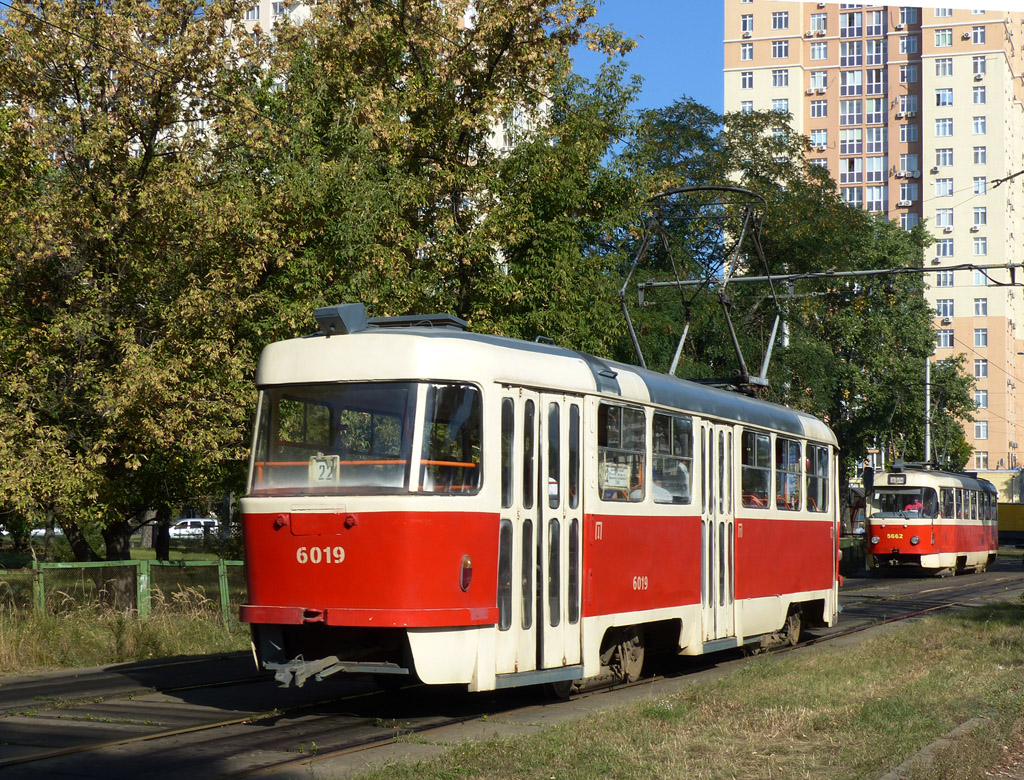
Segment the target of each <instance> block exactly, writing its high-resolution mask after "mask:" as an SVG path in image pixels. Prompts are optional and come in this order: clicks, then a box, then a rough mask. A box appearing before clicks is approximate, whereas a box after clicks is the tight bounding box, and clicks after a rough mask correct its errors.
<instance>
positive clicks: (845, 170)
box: [839, 157, 864, 184]
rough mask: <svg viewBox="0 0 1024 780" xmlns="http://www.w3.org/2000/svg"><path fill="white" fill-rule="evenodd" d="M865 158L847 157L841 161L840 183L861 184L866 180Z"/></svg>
mask: <svg viewBox="0 0 1024 780" xmlns="http://www.w3.org/2000/svg"><path fill="white" fill-rule="evenodd" d="M863 165H864V158H863V157H847V158H844V159H842V160H840V161H839V183H840V184H859V183H860V182H862V181H863V180H864V171H863Z"/></svg>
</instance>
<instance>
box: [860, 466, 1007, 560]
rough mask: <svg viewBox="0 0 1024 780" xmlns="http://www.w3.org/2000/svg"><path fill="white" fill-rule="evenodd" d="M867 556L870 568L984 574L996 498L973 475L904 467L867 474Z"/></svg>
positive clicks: (993, 538)
mask: <svg viewBox="0 0 1024 780" xmlns="http://www.w3.org/2000/svg"><path fill="white" fill-rule="evenodd" d="M866 492H867V495H866V500H867V521H868V533H867V536H868V549H867V552H868V555H869V556H870V557H869V562H870V565H871V566H872V567H873V568H875V569H883V568H887V567H902V568H907V569H911V570H916V569H919V570H921V571H924V572H929V573H933V574H940V575H943V576H945V575H949V574H956V573H958V572H964V571H984V570H985V569H986V568H987V567H988V566H989V565H990V564H991V563H992V562H993V561H994V560H995V558H996V555H997V553H998V550H999V523H998V518H997V506H998V494H997V491H996V488H995V486H994V485H992V483H991V482H989V481H987V480H985V479H980V478H978V476H977V475H976V474H969V473H961V472H948V471H941V470H937V469H931V468H927V467H918V466H907V467H900V468H897V469H894V470H892V471H888V472H881V473H877V474H874V475H872V484H871V485H870V486H869V488H868V490H867V491H866Z"/></svg>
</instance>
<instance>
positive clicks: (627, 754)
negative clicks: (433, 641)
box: [316, 603, 1024, 780]
mask: <svg viewBox="0 0 1024 780" xmlns="http://www.w3.org/2000/svg"><path fill="white" fill-rule="evenodd" d="M1022 627H1024V604H1021V603H1015V604H1005V605H997V606H993V607H987V608H982V609H978V610H973V611H971V612H965V613H959V614H957V615H952V616H944V617H934V618H929V619H927V620H924V621H921V622H919V623H916V624H914V625H911V626H908V627H907V628H905V629H903V630H900V631H897V632H894V633H892V634H889V635H886V636H880V637H876V638H873V639H869V640H867V641H865V642H863V643H862V644H861V645H859V646H857V647H854V648H847V649H842V650H831V649H828V647H827V646H822V647H821V648H819V649H812V650H810V651H803V652H800V653H793V654H788V655H779V656H768V657H758V658H754V659H751V661H750V662H749V663H748V664H746V665H745V666H744V667H743V668H742V669H741V670H740V671H738V672H737V673H735V674H733V675H731V676H728V677H726V678H723V679H720V680H718V681H716V682H713V683H707V684H702V685H698V686H694V687H692V688H688V689H686V690H685V691H683V692H681V693H679V694H677V695H674V696H671V697H668V698H665V699H661V700H656V701H649V702H646V703H644V704H642V705H638V706H634V707H629V708H625V709H623V710H619V711H616V712H614V713H609V714H604V715H598V716H594V717H591V718H589V719H587V720H584V721H578V722H574V723H570V724H567V725H562V726H558V727H554V728H551V729H550V730H547V731H544V732H543V733H540V734H537V735H534V736H531V737H522V738H515V739H508V740H493V741H489V742H486V743H479V744H467V745H455V746H453V747H452V748H451V749H450V750H449V751H447V752H446V753H445V755H444V756H443V757H442V758H440V759H437V760H434V761H428V762H422V763H417V764H395V765H394V766H390V767H385V768H381V769H379V770H376V771H374V772H372V773H370V774H368V775H366V777H369V778H374V780H392V779H393V778H408V777H416V778H427V779H430V778H437V779H438V780H441V779H444V780H447V779H448V778H455V777H458V778H495V779H497V778H502V779H503V780H505V779H510V780H514V779H517V778H524V779H525V778H531V780H533V779H535V778H540V780H549V779H550V778H558V780H563V778H564V779H568V780H572V779H574V778H578V779H579V780H584V778H586V779H587V780H589V779H590V778H597V777H603V778H624V779H630V780H632V779H634V778H635V779H636V780H640V779H641V778H643V780H650V779H651V778H673V779H675V778H679V779H680V780H682V779H683V778H686V780H715V779H717V778H742V779H743V780H760V779H761V778H765V779H768V778H771V780H787V779H790V778H814V779H815V780H830V779H831V778H835V780H839V779H840V778H842V779H843V780H846V779H847V778H871V779H872V780H876V779H877V778H878V777H880V776H881V775H883V774H885V773H886V772H887V771H889V770H891V769H892V768H894V767H895V766H897V765H898V764H900V763H901V762H902V761H903V760H904V759H905V758H907V757H908V756H910V755H912V754H913V753H915V752H916V751H918V750H919V749H920V748H922V747H924V746H925V745H928V744H929V743H931V742H933V741H934V740H936V739H938V738H939V737H941V736H942V735H944V734H946V733H947V732H949V731H950V730H952V729H953V728H954V727H956V726H957V725H959V724H960V723H962V722H964V721H967V720H969V719H970V718H972V717H975V716H977V715H986V716H987V717H989V718H990V719H991V720H992V724H993V725H992V728H991V729H986V730H983V731H981V732H978V733H973V734H972V735H971V736H970V737H969V738H967V739H965V740H963V741H959V742H957V743H955V744H953V745H951V746H950V747H949V748H948V749H947V750H943V751H940V752H939V753H938V754H937V755H936V758H935V762H934V763H933V764H932V765H931V766H930V767H928V768H926V769H923V770H918V771H919V773H920V774H919V777H922V778H923V777H928V778H930V779H931V780H936V778H949V779H950V780H954V778H955V780H970V778H982V777H985V770H986V769H987V768H988V767H991V766H993V765H995V764H996V763H997V762H998V761H999V759H1000V757H1001V756H1002V755H1003V745H1004V744H1007V742H1006V740H1008V739H1010V738H1011V737H1012V736H1013V735H1014V734H1017V735H1018V737H1019V729H1020V726H1019V725H1018V724H1019V723H1020V722H1021V720H1022V719H1024V632H1022ZM316 776H317V777H320V778H324V777H327V776H326V775H322V774H319V773H317V774H316Z"/></svg>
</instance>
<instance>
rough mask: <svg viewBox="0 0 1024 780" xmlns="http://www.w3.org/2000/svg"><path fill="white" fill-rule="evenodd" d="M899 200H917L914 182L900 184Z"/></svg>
mask: <svg viewBox="0 0 1024 780" xmlns="http://www.w3.org/2000/svg"><path fill="white" fill-rule="evenodd" d="M900 200H909V201H910V202H911V203H913V202H914V201H916V200H917V185H916V184H915V183H914V182H906V181H905V182H900Z"/></svg>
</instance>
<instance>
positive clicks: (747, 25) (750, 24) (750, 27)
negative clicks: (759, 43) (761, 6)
mask: <svg viewBox="0 0 1024 780" xmlns="http://www.w3.org/2000/svg"><path fill="white" fill-rule="evenodd" d="M740 32H741V33H752V32H754V15H753V14H743V16H741V17H740Z"/></svg>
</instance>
